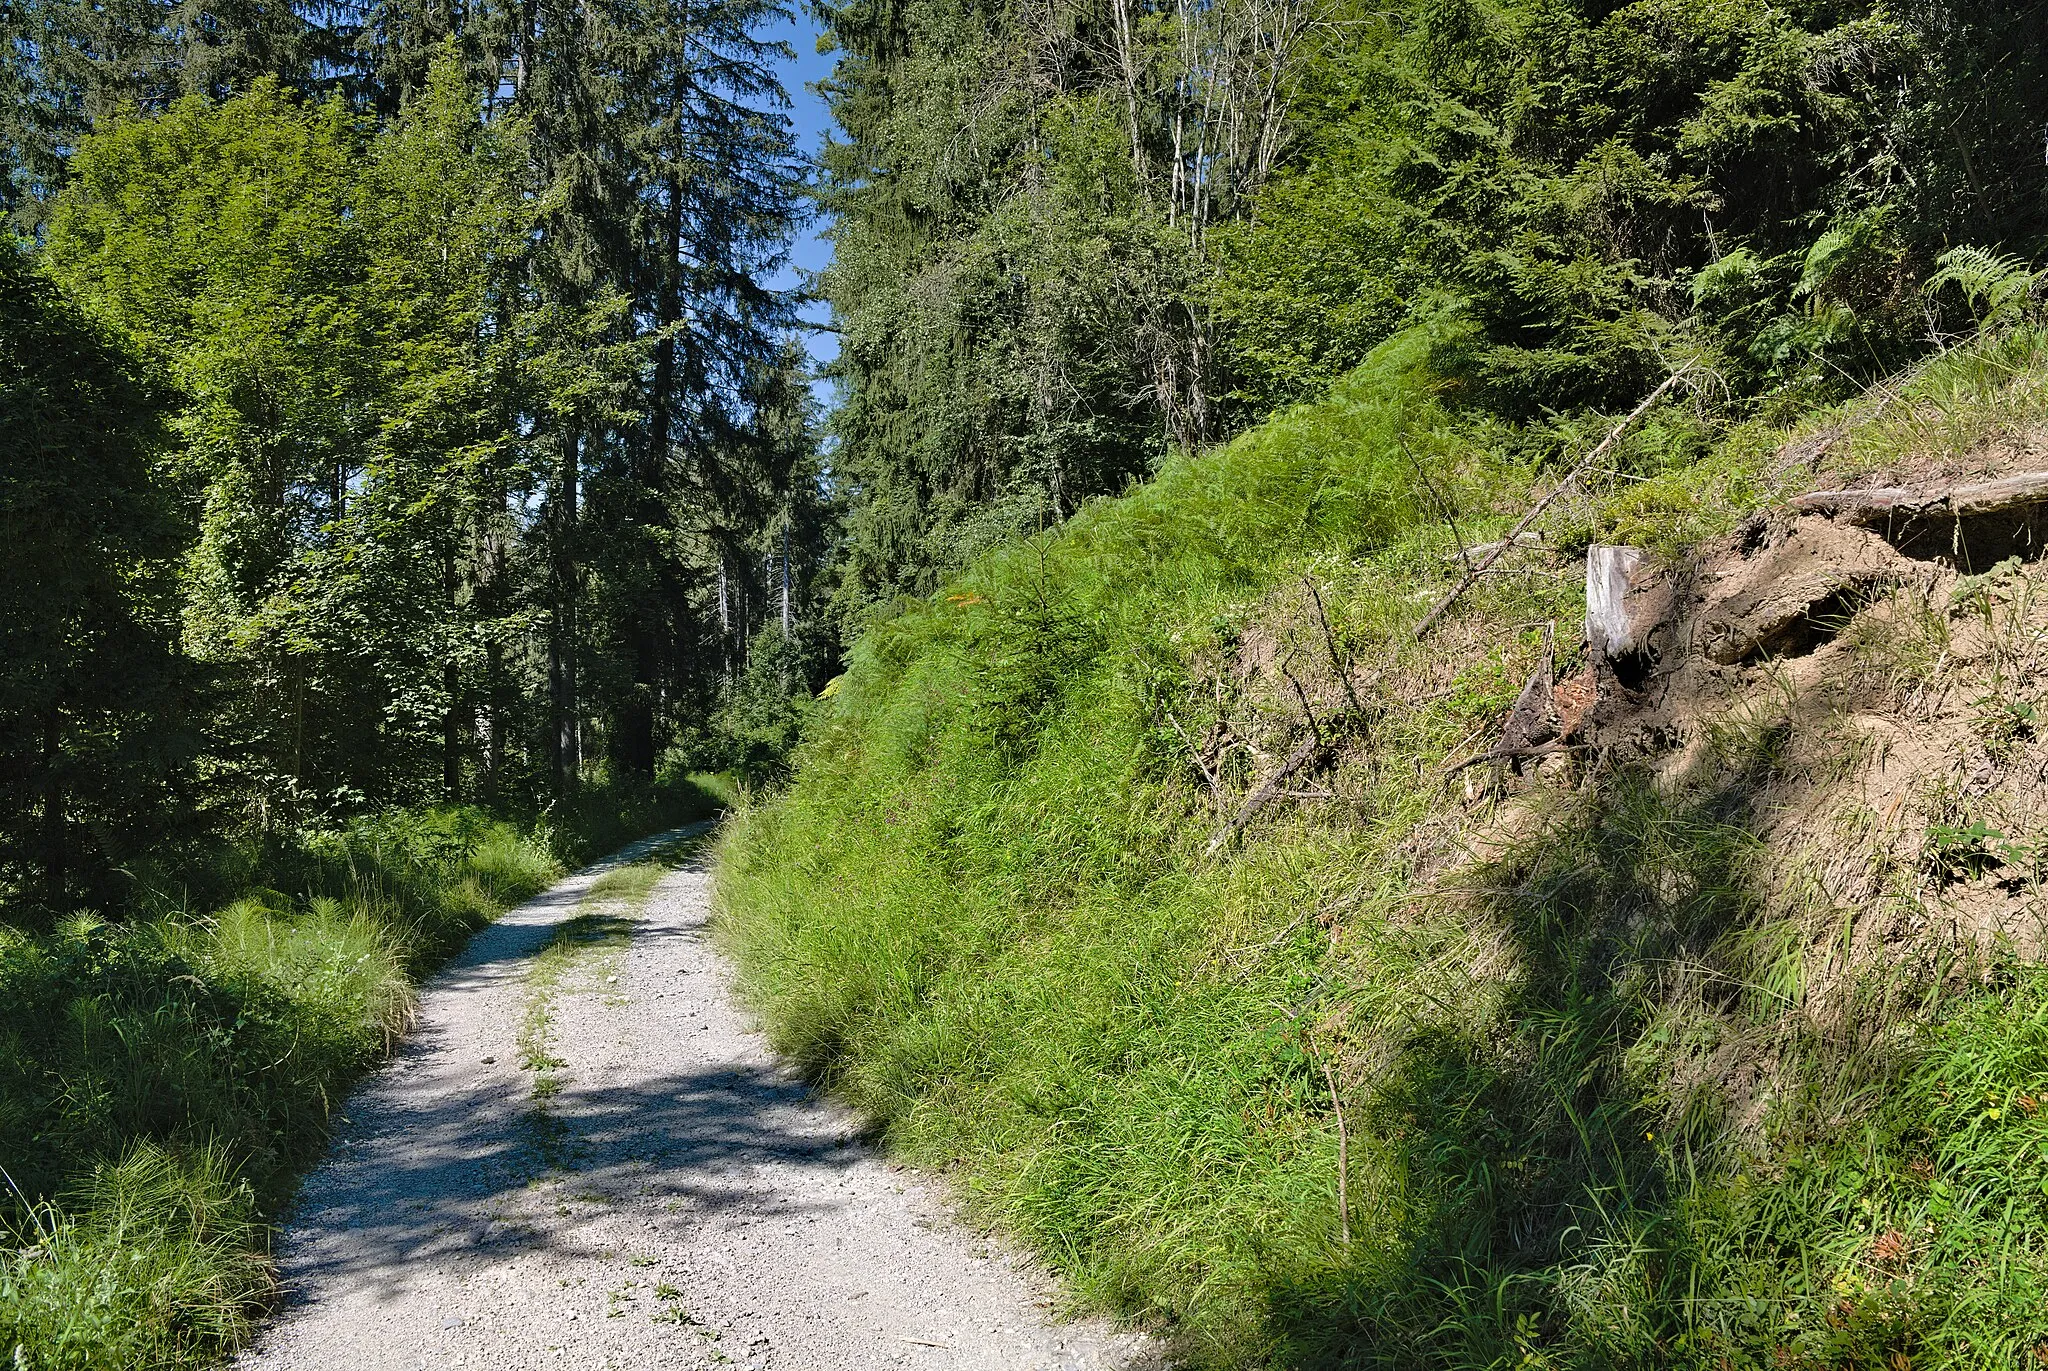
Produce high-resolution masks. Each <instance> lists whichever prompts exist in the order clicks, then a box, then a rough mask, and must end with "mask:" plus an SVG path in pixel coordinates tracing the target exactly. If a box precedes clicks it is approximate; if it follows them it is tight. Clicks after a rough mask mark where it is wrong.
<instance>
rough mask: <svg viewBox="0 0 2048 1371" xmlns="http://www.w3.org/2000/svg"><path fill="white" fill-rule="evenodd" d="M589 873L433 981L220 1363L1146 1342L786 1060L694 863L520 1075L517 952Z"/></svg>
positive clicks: (1087, 1354) (566, 914)
mask: <svg viewBox="0 0 2048 1371" xmlns="http://www.w3.org/2000/svg"><path fill="white" fill-rule="evenodd" d="M645 851H646V848H645V847H644V846H643V847H641V848H638V849H629V850H628V851H627V852H626V853H622V854H620V856H619V857H618V858H614V859H613V862H614V863H617V862H619V861H622V860H630V859H632V858H633V857H636V856H640V855H644V853H645ZM603 869H604V867H602V866H600V867H597V868H592V869H591V870H589V871H586V872H582V873H579V874H578V875H576V876H574V877H571V878H570V879H568V880H566V881H564V882H563V883H561V884H560V885H558V886H556V887H555V888H554V889H552V890H550V891H548V892H547V893H546V894H544V895H542V896H540V897H539V898H538V899H536V900H534V901H532V902H530V903H528V904H526V905H524V906H522V907H520V908H519V909H517V910H514V911H512V912H511V913H509V914H507V915H506V916H505V918H504V919H502V920H501V921H499V922H498V923H496V924H494V925H493V926H491V927H490V928H488V929H486V930H484V931H483V932H482V933H479V934H478V935H477V936H476V938H475V939H474V940H473V941H472V942H471V943H470V945H469V947H468V949H467V950H466V951H465V952H464V953H463V954H462V956H460V957H459V958H457V959H456V961H455V962H454V964H453V965H451V966H450V967H449V968H448V969H447V970H446V971H445V972H443V973H442V974H441V975H440V976H439V977H438V978H437V979H435V980H434V981H433V982H432V983H431V984H430V985H429V986H428V988H427V989H426V991H425V993H424V995H423V997H422V1003H421V1018H420V1028H419V1031H418V1032H417V1033H416V1034H415V1035H414V1037H413V1038H412V1039H411V1040H410V1041H409V1042H408V1043H407V1044H406V1046H405V1048H404V1050H403V1051H402V1052H401V1053H400V1054H399V1055H398V1056H397V1057H396V1058H395V1059H394V1060H393V1061H392V1062H391V1063H390V1064H389V1065H388V1066H386V1067H385V1068H384V1069H383V1070H382V1071H380V1072H379V1073H378V1074H377V1075H376V1076H374V1077H373V1078H372V1079H371V1080H370V1081H369V1082H367V1083H366V1084H365V1086H364V1087H363V1088H362V1089H361V1090H360V1091H359V1092H358V1093H357V1094H356V1096H355V1097H354V1098H353V1099H351V1100H350V1102H349V1104H348V1106H347V1108H346V1110H345V1111H344V1112H345V1114H346V1116H347V1122H346V1123H344V1124H343V1125H342V1126H341V1129H340V1132H339V1133H338V1135H337V1137H336V1139H335V1143H334V1147H333V1150H332V1152H331V1154H330V1156H329V1158H328V1160H327V1161H326V1162H325V1163H324V1164H323V1165H322V1166H321V1167H320V1168H319V1169H318V1170H317V1171H315V1172H314V1173H313V1175H312V1176H310V1177H309V1178H308V1179H307V1181H306V1184H305V1187H304V1189H303V1191H302V1192H301V1196H300V1200H299V1203H298V1206H297V1209H296V1211H295V1217H294V1218H293V1220H292V1221H291V1222H290V1223H289V1224H288V1226H287V1228H286V1231H285V1232H284V1234H283V1235H282V1238H281V1241H280V1246H279V1258H280V1262H281V1265H282V1268H283V1273H284V1277H285V1280H286V1282H287V1284H288V1290H289V1294H288V1297H287V1299H286V1302H285V1306H284V1308H283V1309H282V1310H281V1311H280V1312H279V1314H278V1317H277V1318H276V1319H275V1320H274V1321H273V1322H272V1323H271V1324H270V1325H269V1326H268V1327H267V1328H266V1330H265V1331H264V1333H263V1334H262V1335H261V1336H260V1337H259V1339H258V1341H257V1343H256V1345H255V1346H254V1347H252V1348H251V1349H250V1351H249V1352H248V1353H246V1354H245V1355H244V1356H243V1357H242V1358H241V1359H240V1360H239V1361H238V1362H237V1363H236V1364H237V1366H239V1367H242V1368H247V1369H248V1371H254V1369H255V1368H276V1369H277V1371H283V1369H284V1368H301V1369H302V1371H383V1369H384V1368H407V1369H408V1371H410V1369H411V1368H417V1367H472V1368H486V1369H487V1371H515V1369H516V1368H529V1367H545V1368H554V1367H575V1368H582V1367H605V1368H640V1367H698V1366H731V1365H740V1366H747V1367H777V1368H782V1367H787V1368H820V1369H821V1371H827V1369H829V1371H841V1369H842V1368H845V1369H846V1371H853V1369H854V1368H870V1367H874V1368H882V1367H890V1368H893V1367H918V1368H956V1367H957V1368H966V1367H974V1368H998V1367H1000V1368H1006V1369H1007V1368H1091V1369H1092V1368H1104V1369H1107V1368H1135V1367H1156V1366H1158V1365H1160V1364H1161V1362H1160V1360H1159V1354H1158V1353H1157V1351H1156V1349H1154V1348H1153V1347H1151V1346H1150V1345H1149V1344H1147V1343H1146V1341H1145V1340H1144V1339H1142V1338H1140V1337H1138V1336H1136V1335H1133V1334H1129V1333H1120V1332H1118V1331H1116V1330H1114V1329H1112V1328H1110V1327H1108V1326H1106V1325H1102V1324H1099V1323H1061V1322H1059V1321H1058V1320H1056V1319H1055V1318H1054V1317H1053V1315H1052V1310H1053V1307H1054V1304H1055V1293H1054V1291H1053V1288H1052V1287H1051V1285H1050V1284H1049V1283H1048V1281H1047V1280H1046V1279H1045V1278H1044V1277H1043V1276H1042V1275H1041V1274H1040V1273H1038V1272H1036V1271H1034V1270H1032V1269H1031V1268H1030V1267H1029V1266H1028V1265H1027V1264H1026V1263H1024V1262H1022V1261H1020V1260H1018V1259H1017V1258H1015V1257H1014V1256H1012V1255H1010V1254H1008V1253H1006V1252H1004V1251H1003V1250H1002V1249H1001V1248H999V1247H998V1246H997V1245H995V1244H993V1243H992V1242H990V1241H989V1240H987V1239H984V1238H980V1237H977V1236H976V1235H975V1234H974V1233H972V1232H971V1231H969V1230H967V1229H966V1228H964V1227H963V1226H961V1225H960V1224H959V1223H957V1222H955V1221H954V1220H953V1219H952V1218H951V1217H949V1215H948V1212H947V1210H946V1206H945V1204H944V1196H943V1194H942V1193H941V1192H940V1191H939V1190H938V1189H937V1188H936V1187H935V1185H934V1184H933V1183H931V1182H929V1181H926V1180H923V1179H920V1178H918V1177H917V1176H915V1175H914V1174H912V1173H909V1172H906V1171H904V1170H902V1169H900V1168H898V1167H896V1166H894V1165H892V1164H891V1163H889V1162H887V1161H886V1160H884V1159H882V1158H881V1157H879V1156H878V1155H876V1154H875V1153H874V1152H873V1151H872V1150H871V1149H870V1148H868V1147H866V1146H865V1145H864V1144H862V1143H861V1142H860V1141H858V1139H857V1137H856V1134H855V1122H854V1120H853V1119H852V1118H851V1117H850V1116H849V1115H848V1114H847V1113H846V1112H845V1111H844V1110H843V1109H841V1108H839V1107H838V1106H836V1105H834V1104H833V1103H831V1102H830V1101H828V1100H824V1099H821V1098H819V1097H817V1096H816V1095H815V1094H813V1093H812V1092H810V1091H809V1090H807V1089H806V1088H805V1087H804V1086H803V1085H802V1084H801V1083H800V1082H799V1081H797V1080H795V1079H794V1078H793V1077H792V1076H790V1075H789V1074H788V1073H787V1072H786V1071H784V1070H782V1069H781V1068H780V1067H779V1066H778V1065H777V1063H776V1061H775V1059H774V1057H773V1055H772V1054H771V1053H770V1052H769V1050H768V1048H767V1046H766V1044H765V1043H764V1041H763V1040H762V1038H761V1037H760V1036H759V1035H758V1034H757V1033H756V1032H755V1031H754V1030H753V1029H752V1027H751V1026H750V1024H749V1022H748V1020H747V1018H746V1016H745V1014H744V1013H743V1012H742V1011H741V1010H740V1009H739V1008H738V1007H737V1006H736V1004H735V1002H734V1000H733V997H732V994H731V991H730V985H729V979H728V973H727V970H726V968H725V967H724V965H723V964H722V963H721V961H720V959H719V958H718V956H717V955H716V954H715V953H714V952H713V950H712V948H711V946H710V943H709V940H708V937H707V933H706V923H707V919H708V904H709V894H710V879H709V876H708V874H707V873H706V872H705V871H704V870H703V869H701V868H699V867H690V868H686V869H683V870H678V871H675V872H673V873H671V874H669V875H668V876H666V877H665V878H664V879H663V880H662V882H661V883H660V884H659V885H658V886H656V887H655V889H654V890H653V892H652V894H651V895H650V896H649V897H648V898H647V899H646V901H645V902H644V904H643V905H642V906H641V907H640V908H639V909H638V911H637V912H636V917H635V919H634V923H633V926H632V931H631V934H630V936H629V938H628V939H627V941H626V942H625V943H624V945H623V946H621V947H618V948H615V949H612V950H609V951H605V950H598V951H590V952H585V953H582V954H579V955H578V957H577V958H576V960H575V962H574V964H573V965H572V966H571V968H570V969H569V970H568V972H567V973H566V974H565V976H564V977H563V978H562V980H561V983H560V986H559V989H558V992H557V994H556V995H555V997H554V999H553V1018H554V1022H553V1033H552V1043H553V1047H552V1052H553V1055H554V1056H555V1057H556V1058H558V1059H560V1060H561V1061H562V1062H563V1066H562V1067H561V1068H560V1069H559V1071H558V1072H557V1073H556V1075H557V1076H558V1078H559V1080H560V1086H561V1088H560V1091H559V1093H558V1094H556V1095H554V1096H553V1097H552V1098H551V1099H547V1100H544V1101H543V1100H536V1098H535V1094H534V1090H533V1085H534V1079H535V1076H534V1073H533V1072H531V1071H528V1070H524V1069H522V1068H521V1066H520V1062H519V1058H520V1053H519V1050H518V1047H517V1046H516V1045H515V1044H516V1041H517V1037H518V1034H519V1030H520V1025H521V1022H522V1019H523V1018H524V1017H525V1016H526V1015H527V1013H528V1011H529V1008H530V1006H531V1004H532V1001H533V996H534V994H535V991H534V989H533V986H532V984H531V982H530V978H529V976H528V969H529V967H530V966H531V964H532V958H533V956H534V954H535V953H536V952H537V951H538V950H539V949H541V948H542V947H543V946H544V945H545V944H546V943H547V942H548V940H549V938H550V936H551V935H552V933H553V931H554V929H555V927H556V926H557V925H558V924H560V923H561V922H562V921H563V920H565V919H568V918H570V917H572V916H573V915H575V914H576V913H577V912H578V902H579V901H581V900H582V899H583V897H584V895H585V893H586V892H587V891H588V889H589V887H590V886H591V884H592V883H593V881H594V880H595V879H596V878H597V876H598V875H599V874H600V873H601V872H602V870H603ZM591 908H592V906H590V905H586V906H584V912H590V910H591ZM609 912H612V913H624V912H626V911H625V910H624V908H623V907H614V908H612V909H611V910H610V911H609Z"/></svg>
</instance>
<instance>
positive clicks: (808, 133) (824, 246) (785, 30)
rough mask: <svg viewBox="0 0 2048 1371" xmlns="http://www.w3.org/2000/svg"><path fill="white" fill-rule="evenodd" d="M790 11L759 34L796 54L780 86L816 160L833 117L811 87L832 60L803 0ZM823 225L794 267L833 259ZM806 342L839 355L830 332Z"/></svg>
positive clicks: (823, 392)
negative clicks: (821, 47) (821, 48)
mask: <svg viewBox="0 0 2048 1371" xmlns="http://www.w3.org/2000/svg"><path fill="white" fill-rule="evenodd" d="M792 8H793V9H794V10H795V11H796V12H795V13H794V14H792V15H791V17H790V19H789V20H788V22H786V23H782V24H777V25H775V26H774V27H773V28H769V29H766V30H763V33H762V36H763V37H765V38H770V39H781V40H783V41H785V42H787V43H788V44H789V45H790V47H792V48H794V49H795V50H796V60H795V61H793V62H791V63H789V64H788V65H786V66H785V67H784V68H783V71H782V84H783V86H784V87H785V88H787V89H788V91H789V98H790V111H789V116H790V121H791V123H793V124H794V125H795V128H796V136H797V145H798V146H799V147H800V148H802V149H803V151H804V154H805V155H806V156H815V155H816V154H817V151H818V147H819V144H820V142H821V141H822V140H823V138H824V135H825V130H826V128H827V127H828V126H829V125H830V123H831V117H830V116H829V115H827V114H826V112H825V102H824V101H823V100H822V99H820V98H819V97H818V96H817V94H816V93H814V92H813V91H812V90H811V89H810V84H811V83H812V82H813V81H817V80H821V79H823V78H824V77H825V76H828V75H830V74H831V71H832V59H831V57H829V56H823V55H821V54H820V53H819V52H818V24H817V21H816V20H815V19H813V18H812V17H811V16H810V14H809V13H808V12H807V11H805V10H804V9H803V8H802V7H801V0H797V3H796V4H793V5H792ZM823 227H824V225H822V224H814V225H812V227H811V228H810V230H809V231H807V232H806V233H804V234H803V235H802V236H801V237H799V238H798V239H797V242H796V245H795V248H794V250H793V251H792V252H791V253H790V265H791V267H792V268H795V269H801V270H803V271H817V270H819V269H821V268H822V267H824V265H825V264H826V263H827V262H829V261H831V260H832V245H831V244H830V243H828V242H826V241H825V240H824V239H823V238H821V237H820V236H819V231H820V230H821V229H822V228H823ZM797 280H798V276H797V271H796V270H791V271H789V272H786V273H784V274H783V276H782V277H781V278H780V279H778V280H777V281H776V283H775V284H777V285H779V286H791V285H795V284H796V282H797ZM809 317H810V318H812V319H814V320H817V321H820V322H822V321H823V320H824V319H825V318H826V311H825V308H824V306H822V305H819V306H815V307H813V308H812V309H811V311H810V312H809ZM805 341H806V344H807V346H808V347H809V349H810V354H811V360H812V361H813V362H819V363H822V362H827V361H830V360H831V359H832V358H833V357H834V356H836V355H837V354H838V352H839V340H838V339H837V338H836V337H835V336H834V335H832V334H830V333H817V332H813V333H809V334H808V335H807V336H806V340H805ZM813 389H814V390H816V392H817V394H818V399H819V401H820V402H821V403H827V404H829V403H830V401H831V398H832V397H831V396H830V394H829V393H828V389H829V388H828V387H826V386H824V385H822V384H820V385H818V386H815V387H813Z"/></svg>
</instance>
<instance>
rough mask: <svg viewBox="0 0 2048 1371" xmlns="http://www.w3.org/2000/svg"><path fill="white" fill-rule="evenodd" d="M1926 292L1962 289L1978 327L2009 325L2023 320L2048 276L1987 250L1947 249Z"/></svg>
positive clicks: (2016, 258) (1937, 259)
mask: <svg viewBox="0 0 2048 1371" xmlns="http://www.w3.org/2000/svg"><path fill="white" fill-rule="evenodd" d="M1934 265H1935V272H1934V275H1932V276H1930V277H1928V278H1927V285H1926V291H1927V294H1929V295H1934V294H1935V293H1937V292H1938V291H1940V290H1941V288H1942V287H1944V286H1949V285H1955V286H1960V287H1961V288H1962V291H1963V294H1964V296H1965V297H1966V298H1968V300H1969V302H1970V308H1971V309H1972V310H1973V311H1974V312H1975V313H1976V315H1977V322H1978V323H1979V324H1987V325H1988V324H1993V323H2004V322H2012V321H2016V320H2019V319H2022V318H2024V317H2026V315H2027V312H2028V309H2029V307H2030V306H2031V305H2032V304H2033V300H2034V291H2035V289H2036V287H2038V286H2039V285H2040V283H2041V279H2042V277H2043V276H2044V275H2048V272H2040V271H2035V270H2034V269H2032V268H2031V267H2029V266H2028V265H2027V263H2026V262H2025V261H2024V260H2023V259H2021V258H2018V257H2011V256H2000V255H1999V254H1998V253H1995V252H1993V251H1992V250H1991V249H1989V248H1980V247H1971V246H1968V245H1965V246H1963V247H1959V248H1950V249H1949V250H1948V251H1947V252H1944V253H1943V254H1942V255H1941V256H1940V257H1938V258H1936V259H1935V263H1934Z"/></svg>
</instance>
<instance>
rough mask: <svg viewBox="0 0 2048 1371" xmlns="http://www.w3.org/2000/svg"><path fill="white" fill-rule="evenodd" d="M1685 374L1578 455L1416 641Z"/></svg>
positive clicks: (1426, 621)
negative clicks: (1570, 466) (1595, 445)
mask: <svg viewBox="0 0 2048 1371" xmlns="http://www.w3.org/2000/svg"><path fill="white" fill-rule="evenodd" d="M1686 374H1687V369H1686V368H1684V367H1680V368H1679V369H1678V370H1677V371H1674V372H1672V373H1671V374H1670V375H1669V376H1666V377H1665V378H1664V379H1663V380H1662V381H1661V382H1659V383H1658V385H1657V388H1656V389H1655V390H1653V391H1651V392H1650V393H1649V394H1648V395H1646V396H1644V397H1643V402H1642V403H1641V404H1639V405H1637V406H1636V407H1635V408H1634V409H1633V410H1630V411H1629V414H1628V417H1627V418H1626V419H1623V420H1622V421H1621V422H1620V423H1618V424H1616V425H1615V426H1614V431H1613V432H1611V433H1609V434H1608V435H1607V436H1606V437H1605V438H1603V439H1601V440H1600V445H1599V446H1598V447H1596V448H1594V449H1593V450H1592V451H1591V452H1589V453H1587V454H1586V455H1585V456H1584V457H1581V458H1580V459H1579V460H1578V464H1577V465H1576V466H1574V467H1573V468H1572V469H1571V470H1570V471H1568V472H1566V473H1565V475H1564V479H1563V480H1561V481H1559V482H1558V483H1557V484H1556V485H1555V486H1554V487H1552V488H1551V491H1550V493H1549V494H1548V495H1545V496H1544V497H1543V498H1542V499H1540V500H1538V501H1537V502H1536V503H1535V504H1534V505H1533V506H1531V507H1530V510H1529V512H1528V513H1527V514H1524V515H1523V516H1522V520H1521V522H1520V523H1518V524H1516V525H1515V526H1514V528H1512V529H1510V530H1509V531H1508V536H1507V537H1506V539H1504V540H1503V541H1502V543H1501V545H1500V546H1499V547H1497V548H1495V549H1494V550H1493V551H1492V552H1489V553H1488V554H1486V557H1485V559H1484V560H1483V561H1481V562H1480V563H1479V565H1477V566H1475V567H1473V568H1472V569H1471V570H1470V571H1468V572H1466V573H1465V579H1464V580H1462V581H1460V582H1458V584H1457V585H1455V586H1453V587H1451V593H1450V594H1448V595H1446V596H1444V598H1443V599H1441V600H1438V601H1437V602H1436V608H1435V609H1432V610H1430V611H1429V613H1428V614H1427V615H1426V616H1425V617H1424V618H1423V620H1422V622H1421V623H1420V624H1418V625H1417V626H1416V628H1415V640H1416V641H1417V642H1421V641H1422V639H1424V638H1425V637H1427V636H1429V631H1430V630H1431V629H1433V628H1435V627H1436V623H1437V620H1439V619H1441V618H1443V617H1444V613H1445V611H1447V610H1448V609H1450V607H1451V606H1452V605H1454V604H1456V603H1457V602H1458V597H1459V596H1461V595H1463V594H1464V593H1465V592H1466V591H1468V590H1470V589H1471V588H1472V587H1473V586H1474V585H1475V584H1477V582H1478V580H1479V578H1480V577H1481V576H1483V575H1485V574H1486V570H1487V568H1489V567H1491V566H1492V565H1493V564H1494V563H1495V562H1497V561H1499V560H1500V559H1501V556H1502V554H1504V553H1505V552H1506V551H1507V550H1508V549H1509V548H1511V547H1513V546H1514V545H1515V541H1516V540H1517V539H1518V538H1520V537H1521V536H1522V535H1523V534H1524V533H1527V532H1528V531H1529V526H1530V525H1531V524H1533V523H1535V522H1536V520H1537V519H1538V518H1540V517H1542V514H1543V511H1544V510H1546V509H1549V508H1550V503H1551V501H1553V500H1555V499H1556V498H1557V497H1558V496H1560V495H1562V494H1564V493H1565V491H1566V490H1567V489H1569V488H1570V487H1571V485H1572V483H1573V482H1574V481H1577V480H1578V479H1579V477H1580V476H1581V475H1582V474H1584V472H1585V470H1586V468H1588V467H1590V466H1592V465H1593V464H1594V463H1595V462H1597V461H1599V460H1600V459H1601V458H1602V457H1605V456H1606V455H1607V454H1608V453H1609V452H1611V451H1613V449H1614V445H1615V444H1616V443H1618V442H1620V441H1621V437H1622V435H1623V434H1625V433H1627V432H1628V431H1629V429H1630V428H1632V427H1633V426H1634V425H1635V422H1636V420H1638V419H1640V418H1642V417H1643V416H1644V415H1645V414H1647V413H1649V412H1650V406H1652V405H1654V404H1656V403H1657V402H1658V401H1659V400H1661V399H1663V398H1664V396H1665V393H1666V392H1668V391H1669V390H1670V389H1671V388H1672V387H1673V386H1675V385H1677V384H1678V383H1679V381H1681V380H1682V379H1684V377H1685V376H1686Z"/></svg>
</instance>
